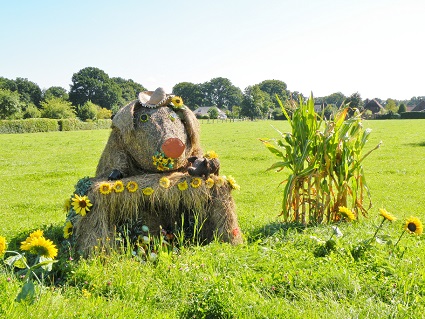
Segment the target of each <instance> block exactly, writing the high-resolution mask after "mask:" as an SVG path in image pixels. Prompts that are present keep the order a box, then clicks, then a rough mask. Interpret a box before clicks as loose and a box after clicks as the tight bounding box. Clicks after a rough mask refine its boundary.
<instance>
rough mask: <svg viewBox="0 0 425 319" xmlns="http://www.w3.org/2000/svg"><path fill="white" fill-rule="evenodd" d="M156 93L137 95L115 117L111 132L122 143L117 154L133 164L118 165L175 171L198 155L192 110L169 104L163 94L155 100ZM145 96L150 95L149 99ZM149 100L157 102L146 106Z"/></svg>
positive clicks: (168, 100) (144, 169)
mask: <svg viewBox="0 0 425 319" xmlns="http://www.w3.org/2000/svg"><path fill="white" fill-rule="evenodd" d="M158 91H159V92H160V93H161V91H162V92H163V90H162V89H158V90H156V91H154V92H148V93H150V95H146V93H145V95H143V94H142V93H141V94H140V95H139V99H138V100H137V101H134V102H132V103H130V104H128V105H126V106H125V107H123V108H121V109H120V110H119V111H118V113H117V114H116V115H115V117H114V119H113V130H115V131H116V133H117V134H118V135H119V136H120V143H122V144H123V145H122V146H123V147H122V150H120V152H125V153H127V154H126V156H121V158H123V159H125V160H126V161H128V160H131V161H132V162H134V163H131V165H124V164H126V163H122V164H123V165H118V166H121V167H126V166H128V167H137V168H138V169H139V170H141V171H146V172H161V171H175V170H179V169H181V168H182V167H185V166H186V165H187V159H188V158H189V157H191V156H194V155H197V154H199V153H200V152H201V150H200V147H199V124H198V121H197V119H196V117H195V116H194V114H193V113H192V111H190V110H189V109H188V108H187V107H185V106H184V105H182V103H181V105H176V104H178V103H176V102H174V104H173V98H174V96H172V95H165V93H164V94H163V96H162V97H159V98H158V97H155V94H156V93H157V92H158ZM145 96H148V97H149V96H150V97H151V98H150V100H146V99H145ZM153 98H155V99H157V100H158V101H159V103H156V104H149V102H152V100H153ZM115 142H116V141H115ZM109 157H110V156H109ZM113 168H117V169H120V167H113ZM132 173H134V172H132ZM124 175H127V174H124Z"/></svg>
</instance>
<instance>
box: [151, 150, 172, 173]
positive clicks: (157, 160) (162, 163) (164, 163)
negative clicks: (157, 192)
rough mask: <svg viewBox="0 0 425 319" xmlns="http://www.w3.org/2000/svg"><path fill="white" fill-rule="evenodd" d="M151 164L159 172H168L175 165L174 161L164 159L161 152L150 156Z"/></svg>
mask: <svg viewBox="0 0 425 319" xmlns="http://www.w3.org/2000/svg"><path fill="white" fill-rule="evenodd" d="M152 163H153V165H154V166H156V168H157V170H159V171H168V170H170V169H172V168H173V167H174V164H175V163H174V159H172V158H168V157H166V156H165V154H164V153H162V152H161V153H160V152H156V154H155V155H154V156H152Z"/></svg>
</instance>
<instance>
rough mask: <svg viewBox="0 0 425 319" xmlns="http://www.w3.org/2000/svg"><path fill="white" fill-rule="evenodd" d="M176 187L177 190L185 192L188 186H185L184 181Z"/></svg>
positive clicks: (185, 182)
mask: <svg viewBox="0 0 425 319" xmlns="http://www.w3.org/2000/svg"><path fill="white" fill-rule="evenodd" d="M177 187H178V188H179V190H181V191H185V190H186V189H188V188H189V185H188V184H187V181H186V180H184V181H183V182H180V183H178V184H177Z"/></svg>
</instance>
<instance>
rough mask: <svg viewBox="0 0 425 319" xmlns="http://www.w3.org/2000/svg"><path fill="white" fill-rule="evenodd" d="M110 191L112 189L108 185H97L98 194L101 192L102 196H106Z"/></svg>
mask: <svg viewBox="0 0 425 319" xmlns="http://www.w3.org/2000/svg"><path fill="white" fill-rule="evenodd" d="M111 191H112V187H111V185H110V184H109V183H107V182H103V183H102V184H100V185H99V192H101V193H102V194H103V195H108V194H109V193H110V192H111Z"/></svg>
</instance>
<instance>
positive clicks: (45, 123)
mask: <svg viewBox="0 0 425 319" xmlns="http://www.w3.org/2000/svg"><path fill="white" fill-rule="evenodd" d="M58 128H59V126H58V121H57V120H54V119H45V118H43V119H41V118H30V119H25V120H10V121H7V120H5V121H0V133H9V134H11V133H36V132H51V131H57V130H58Z"/></svg>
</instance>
